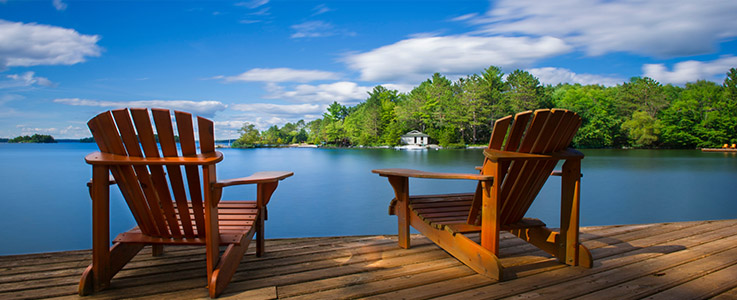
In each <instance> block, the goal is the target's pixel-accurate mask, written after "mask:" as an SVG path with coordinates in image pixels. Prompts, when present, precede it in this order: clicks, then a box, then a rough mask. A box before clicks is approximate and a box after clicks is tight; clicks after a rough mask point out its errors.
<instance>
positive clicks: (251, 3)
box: [235, 0, 269, 9]
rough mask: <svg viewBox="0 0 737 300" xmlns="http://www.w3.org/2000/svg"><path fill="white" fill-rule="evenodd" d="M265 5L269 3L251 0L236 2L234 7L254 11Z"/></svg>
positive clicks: (264, 0)
mask: <svg viewBox="0 0 737 300" xmlns="http://www.w3.org/2000/svg"><path fill="white" fill-rule="evenodd" d="M267 3H269V0H251V1H243V2H238V3H236V4H235V6H243V7H247V8H250V9H254V8H258V7H261V6H264V5H266V4H267Z"/></svg>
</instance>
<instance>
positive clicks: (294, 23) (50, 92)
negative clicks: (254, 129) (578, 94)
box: [0, 0, 737, 139]
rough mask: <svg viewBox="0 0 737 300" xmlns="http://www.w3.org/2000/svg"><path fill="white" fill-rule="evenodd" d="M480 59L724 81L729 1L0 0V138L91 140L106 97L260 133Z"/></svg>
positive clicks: (606, 78)
mask: <svg viewBox="0 0 737 300" xmlns="http://www.w3.org/2000/svg"><path fill="white" fill-rule="evenodd" d="M491 65H495V66H499V67H501V68H502V71H503V72H505V73H510V72H512V71H513V70H515V69H518V68H519V69H524V70H527V71H529V72H531V73H532V74H533V75H535V76H536V77H538V78H539V79H540V81H541V82H543V83H545V84H557V83H561V82H563V83H566V82H567V83H581V84H603V85H606V86H613V85H617V84H621V83H622V82H624V81H627V80H628V79H629V78H630V77H633V76H648V77H652V78H654V79H656V80H658V81H659V82H661V83H663V84H667V83H672V84H675V85H683V84H685V83H686V82H694V81H696V80H699V79H706V80H711V81H715V82H717V83H721V82H722V81H723V79H724V76H725V75H724V74H725V73H726V72H727V71H728V70H729V68H731V67H737V1H734V0H720V1H717V0H704V1H693V0H685V1H684V0H651V1H634V0H630V1H613V0H608V1H600V0H565V1H528V0H510V1H506V0H505V1H491V2H488V1H348V0H344V1H269V0H254V1H207V2H204V1H79V2H77V1H68V0H54V1H14V0H0V137H15V136H18V135H26V134H33V133H40V134H51V135H53V136H54V137H56V138H81V137H87V136H90V134H89V131H88V130H87V127H86V122H87V120H88V119H90V118H91V117H93V116H94V115H96V114H97V113H99V112H101V111H105V110H108V109H112V108H118V107H142V106H144V107H166V108H174V109H179V110H184V111H190V112H193V113H195V114H198V115H202V116H206V117H209V118H212V119H213V120H214V121H215V122H216V137H217V138H218V139H226V138H234V137H237V135H238V133H237V129H238V128H240V127H241V126H242V125H243V123H244V122H250V123H253V124H256V125H257V126H258V127H259V128H261V129H265V128H267V127H268V126H270V125H273V124H277V125H279V126H281V125H283V124H284V123H286V122H295V121H297V120H299V119H304V120H306V121H310V120H314V119H315V118H319V117H320V116H321V114H322V113H323V112H324V109H325V107H326V106H327V105H328V104H330V103H332V102H333V101H338V102H340V103H342V104H345V105H355V104H357V103H359V102H360V101H363V100H365V99H366V97H367V94H366V92H367V91H370V90H371V89H372V88H373V87H374V86H376V85H379V84H382V85H384V86H386V87H388V88H392V89H397V90H399V91H403V92H407V91H409V90H411V89H412V87H414V86H416V85H417V84H419V83H420V82H422V81H423V80H425V79H427V78H428V77H429V76H431V75H432V73H434V72H440V73H442V74H443V75H446V76H447V77H448V78H450V79H452V80H456V79H457V78H459V77H462V76H465V75H469V74H473V73H480V72H481V71H482V70H483V69H484V68H486V67H489V66H491Z"/></svg>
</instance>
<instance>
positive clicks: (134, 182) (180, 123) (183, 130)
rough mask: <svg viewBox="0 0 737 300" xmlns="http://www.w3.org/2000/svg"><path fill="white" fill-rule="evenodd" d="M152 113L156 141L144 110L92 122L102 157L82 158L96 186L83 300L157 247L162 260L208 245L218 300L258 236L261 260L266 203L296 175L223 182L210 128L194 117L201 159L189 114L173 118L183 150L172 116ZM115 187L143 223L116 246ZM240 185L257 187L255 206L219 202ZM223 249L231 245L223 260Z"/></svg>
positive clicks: (92, 185)
mask: <svg viewBox="0 0 737 300" xmlns="http://www.w3.org/2000/svg"><path fill="white" fill-rule="evenodd" d="M150 113H151V115H152V116H153V120H154V122H155V127H156V133H157V135H158V141H157V136H156V135H155V134H154V131H153V129H154V127H153V126H152V124H151V119H150V118H149V111H148V110H147V109H144V108H132V109H130V110H129V109H118V110H112V111H107V112H104V113H101V114H99V115H97V116H96V117H94V118H92V119H91V120H90V121H89V122H88V123H87V125H88V126H89V128H90V131H92V135H93V137H94V138H95V142H96V143H97V146H98V147H99V148H100V152H94V153H90V154H89V155H87V156H86V157H85V161H87V163H88V164H91V165H92V181H91V182H90V183H89V184H88V185H89V187H90V196H91V197H92V217H93V218H92V264H91V265H90V266H89V267H87V269H86V270H85V271H84V273H83V275H82V279H81V280H80V282H79V294H80V295H88V294H91V293H93V292H97V291H100V290H102V289H104V288H106V287H108V286H109V284H110V280H111V279H112V278H113V276H114V275H115V274H116V273H117V272H118V271H120V269H122V268H123V266H125V264H126V263H127V262H128V261H130V260H131V259H132V258H133V257H134V256H135V255H136V253H138V251H140V250H141V249H142V248H143V247H144V246H145V245H152V247H153V253H154V256H156V255H160V254H162V253H163V245H204V246H205V248H206V257H207V287H208V289H209V295H210V297H213V298H214V297H217V296H218V295H219V294H220V293H221V292H222V291H223V289H225V287H226V286H227V285H228V283H229V282H230V279H231V278H232V276H233V274H234V273H235V270H236V269H237V267H238V263H240V261H241V258H242V257H243V254H244V253H245V251H246V249H247V248H248V244H249V243H250V241H251V240H252V239H253V236H254V235H256V249H257V250H256V254H257V255H258V256H260V255H262V254H263V252H264V220H265V219H266V204H267V203H268V202H269V199H270V198H271V195H272V194H273V192H274V191H275V189H276V187H277V185H278V182H279V181H280V180H282V179H284V178H287V177H289V176H292V175H293V173H292V172H258V173H255V174H253V175H251V176H248V177H243V178H238V179H231V180H224V181H218V180H217V179H216V176H215V164H216V163H218V162H220V161H221V160H222V159H223V155H222V153H220V152H218V151H215V141H214V134H213V123H212V121H210V120H208V119H205V118H201V117H197V128H198V130H199V144H200V145H199V146H200V147H199V148H200V153H197V152H196V148H197V146H196V142H195V131H194V128H193V122H192V115H191V114H188V113H184V112H179V111H175V112H174V115H175V116H176V127H177V129H178V133H179V141H180V145H181V150H178V149H177V145H176V141H175V137H176V136H175V133H174V130H173V126H172V118H171V112H170V111H169V110H165V109H151V110H150ZM131 117H132V118H131ZM159 146H160V149H161V152H159ZM180 152H181V153H180ZM199 167H201V173H200V168H199ZM182 171H184V174H186V181H185V180H184V177H183V176H182V175H183V174H182ZM110 173H112V178H111V177H110ZM167 177H168V183H167ZM200 180H202V181H200ZM110 184H117V185H118V187H119V188H120V191H121V192H122V194H123V197H124V198H125V201H126V202H127V203H128V206H129V207H130V209H131V213H132V214H133V217H134V218H135V220H136V222H137V224H138V226H137V227H135V228H133V229H131V230H129V231H128V232H125V233H121V234H120V235H118V236H117V237H116V238H115V240H113V245H112V247H110V246H109V245H110V237H109V215H108V214H109V197H110V195H109V185H110ZM239 184H256V185H257V193H256V194H257V195H256V200H255V201H220V197H221V195H222V189H223V187H226V186H231V185H239ZM220 246H227V247H226V249H225V252H224V253H223V255H220Z"/></svg>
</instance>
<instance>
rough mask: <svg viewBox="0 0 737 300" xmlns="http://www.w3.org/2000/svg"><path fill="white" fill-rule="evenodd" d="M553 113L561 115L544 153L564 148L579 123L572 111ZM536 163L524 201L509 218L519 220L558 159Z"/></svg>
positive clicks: (555, 111)
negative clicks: (533, 176)
mask: <svg viewBox="0 0 737 300" xmlns="http://www.w3.org/2000/svg"><path fill="white" fill-rule="evenodd" d="M553 113H554V114H561V115H563V117H562V118H561V120H560V121H559V124H558V125H557V126H556V130H555V131H554V132H553V133H552V135H551V140H550V142H549V145H548V146H547V148H546V149H545V152H546V153H549V152H556V151H560V150H564V149H565V148H566V147H567V146H568V145H569V144H570V139H569V137H572V136H573V135H575V133H576V131H578V126H579V125H580V118H579V117H578V115H576V114H575V113H573V112H569V111H565V110H553ZM536 163H537V164H538V166H537V168H536V169H534V171H533V172H534V174H536V176H535V179H534V180H533V181H531V183H530V185H529V186H528V187H527V188H526V195H524V196H523V198H522V199H524V202H523V201H520V203H519V205H518V206H517V207H516V209H515V211H514V212H513V213H511V214H510V217H509V219H510V220H520V219H522V218H523V217H524V214H525V213H526V212H527V210H528V209H529V208H530V206H531V205H532V202H533V201H534V200H535V196H536V195H537V194H538V193H539V192H540V190H541V189H542V187H543V185H545V182H546V181H547V179H548V178H549V175H548V174H550V173H551V172H552V171H553V169H555V166H556V164H557V163H558V160H552V161H540V162H536Z"/></svg>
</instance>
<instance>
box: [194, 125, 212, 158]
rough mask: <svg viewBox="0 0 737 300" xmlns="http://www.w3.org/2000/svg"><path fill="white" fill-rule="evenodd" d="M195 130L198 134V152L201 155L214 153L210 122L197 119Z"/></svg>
mask: <svg viewBox="0 0 737 300" xmlns="http://www.w3.org/2000/svg"><path fill="white" fill-rule="evenodd" d="M197 129H198V130H199V133H200V152H201V153H202V154H205V153H212V152H215V128H214V125H213V124H212V121H210V120H208V119H205V118H202V117H197Z"/></svg>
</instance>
